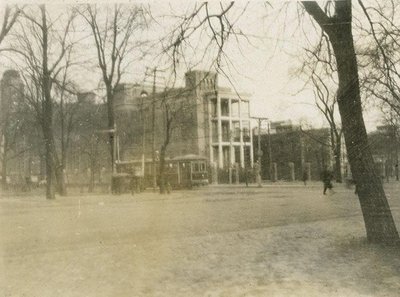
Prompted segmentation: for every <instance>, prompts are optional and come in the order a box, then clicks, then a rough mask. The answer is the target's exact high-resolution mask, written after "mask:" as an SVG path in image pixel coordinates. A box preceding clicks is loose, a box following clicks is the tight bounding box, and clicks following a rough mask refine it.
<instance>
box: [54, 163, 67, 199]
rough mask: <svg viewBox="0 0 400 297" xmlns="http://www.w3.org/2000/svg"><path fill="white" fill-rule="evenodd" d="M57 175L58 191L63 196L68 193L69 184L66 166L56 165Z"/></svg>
mask: <svg viewBox="0 0 400 297" xmlns="http://www.w3.org/2000/svg"><path fill="white" fill-rule="evenodd" d="M55 175H56V180H57V193H58V194H60V195H61V196H66V195H67V186H66V184H65V176H64V167H63V165H61V164H56V165H55Z"/></svg>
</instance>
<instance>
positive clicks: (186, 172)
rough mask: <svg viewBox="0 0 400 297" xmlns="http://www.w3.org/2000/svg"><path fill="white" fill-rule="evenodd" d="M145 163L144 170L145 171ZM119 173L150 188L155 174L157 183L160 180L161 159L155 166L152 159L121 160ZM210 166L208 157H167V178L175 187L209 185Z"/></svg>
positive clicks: (139, 185)
mask: <svg viewBox="0 0 400 297" xmlns="http://www.w3.org/2000/svg"><path fill="white" fill-rule="evenodd" d="M143 164H144V172H143ZM116 165H117V174H118V175H120V176H126V177H127V178H128V177H130V178H133V179H134V180H136V181H135V184H138V187H140V188H142V189H144V188H150V187H153V184H154V174H153V170H155V172H156V174H155V176H156V183H157V185H158V182H159V161H156V163H155V167H153V162H152V160H151V159H146V160H130V161H119V162H117V163H116ZM208 176H209V174H208V166H207V158H205V157H202V156H198V155H194V154H189V155H184V156H177V157H174V158H166V159H165V179H166V181H167V182H168V183H169V184H170V185H171V187H172V188H173V189H190V188H192V187H193V186H204V185H208V183H209V180H208Z"/></svg>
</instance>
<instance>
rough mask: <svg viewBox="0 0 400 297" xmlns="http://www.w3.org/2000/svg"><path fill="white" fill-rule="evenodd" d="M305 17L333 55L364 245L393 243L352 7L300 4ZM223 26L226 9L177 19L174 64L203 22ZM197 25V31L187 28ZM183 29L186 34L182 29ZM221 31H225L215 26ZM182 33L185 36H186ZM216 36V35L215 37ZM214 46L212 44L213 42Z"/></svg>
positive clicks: (347, 0) (336, 3)
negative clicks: (366, 113) (364, 100)
mask: <svg viewBox="0 0 400 297" xmlns="http://www.w3.org/2000/svg"><path fill="white" fill-rule="evenodd" d="M301 3H302V6H303V7H304V9H305V11H306V12H307V13H308V14H309V15H310V16H311V18H312V19H313V20H314V21H315V22H316V24H317V25H318V27H319V28H320V30H321V31H323V32H324V33H325V34H326V36H327V38H328V40H329V44H330V46H331V48H332V51H333V56H334V58H335V63H336V65H337V73H338V92H337V102H338V107H339V113H340V116H341V121H342V129H343V135H344V138H345V143H346V148H347V152H348V159H349V163H350V166H351V170H352V173H353V177H354V178H355V179H356V182H357V185H358V195H359V199H360V204H361V210H362V213H363V217H364V222H365V227H366V232H367V238H368V241H370V242H374V243H398V242H399V236H398V232H397V229H396V226H395V224H394V221H393V217H392V214H391V211H390V207H389V204H388V202H387V199H386V195H385V192H384V190H383V187H382V182H381V180H380V178H379V176H378V174H377V172H376V169H375V166H374V160H373V158H372V154H371V151H370V148H369V145H368V139H367V132H366V129H365V123H364V119H363V112H362V105H361V97H360V82H359V76H358V63H357V59H356V54H355V49H354V42H353V34H352V1H351V0H343V1H341V0H337V1H327V6H326V7H325V9H323V8H321V6H320V5H319V4H318V3H317V2H316V1H302V2H301ZM232 5H233V4H232ZM213 18H217V19H218V20H225V18H226V9H222V8H221V14H218V13H216V14H209V13H207V12H206V13H205V14H203V15H200V13H199V10H195V11H194V12H193V14H189V16H188V17H185V18H184V19H183V22H182V23H183V24H185V23H186V22H188V20H189V23H190V20H195V21H192V23H190V26H189V29H188V28H187V26H182V28H183V29H182V30H181V31H182V33H181V34H178V38H176V39H174V42H173V43H171V47H170V48H171V49H172V54H171V56H172V57H173V58H174V57H175V53H176V52H177V47H179V46H181V45H182V43H184V42H186V43H187V42H188V38H189V37H190V35H192V33H190V32H191V30H192V29H194V30H196V29H198V28H199V27H201V26H202V24H204V23H206V22H207V21H208V20H209V19H213ZM197 20H200V23H198V24H199V27H197V26H195V25H193V22H196V21H197ZM185 28H186V29H185ZM220 28H221V29H222V30H224V29H225V26H220ZM188 32H189V33H190V34H188ZM215 33H218V32H215ZM214 35H216V38H218V37H219V38H224V36H225V35H223V34H219V35H218V34H214ZM214 42H216V41H215V40H214Z"/></svg>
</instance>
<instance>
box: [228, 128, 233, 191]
mask: <svg viewBox="0 0 400 297" xmlns="http://www.w3.org/2000/svg"><path fill="white" fill-rule="evenodd" d="M232 134H233V133H232V130H230V131H229V168H228V170H229V184H230V185H231V184H232V136H233V135H232Z"/></svg>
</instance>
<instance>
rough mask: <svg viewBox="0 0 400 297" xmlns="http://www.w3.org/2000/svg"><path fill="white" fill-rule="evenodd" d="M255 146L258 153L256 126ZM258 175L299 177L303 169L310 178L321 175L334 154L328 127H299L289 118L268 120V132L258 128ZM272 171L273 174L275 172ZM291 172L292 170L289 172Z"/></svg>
mask: <svg viewBox="0 0 400 297" xmlns="http://www.w3.org/2000/svg"><path fill="white" fill-rule="evenodd" d="M254 134H255V136H254V139H253V141H254V148H255V151H256V152H257V150H258V147H257V146H258V144H257V137H258V131H257V129H255V133H254ZM260 137H261V141H260V142H261V151H262V156H261V176H262V178H263V179H266V180H271V179H274V176H272V175H276V176H275V178H277V179H278V180H292V179H295V180H301V179H302V178H303V174H304V172H305V171H307V172H308V174H309V175H310V176H308V178H311V179H313V180H318V179H319V178H320V172H321V171H322V169H323V168H324V167H326V166H328V167H331V166H332V164H333V156H332V152H331V147H330V131H329V129H327V128H326V129H309V130H301V129H300V126H296V125H292V124H291V122H290V121H280V122H271V123H270V133H269V134H268V131H265V130H261V134H260ZM274 171H275V173H274ZM292 171H293V172H292Z"/></svg>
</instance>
